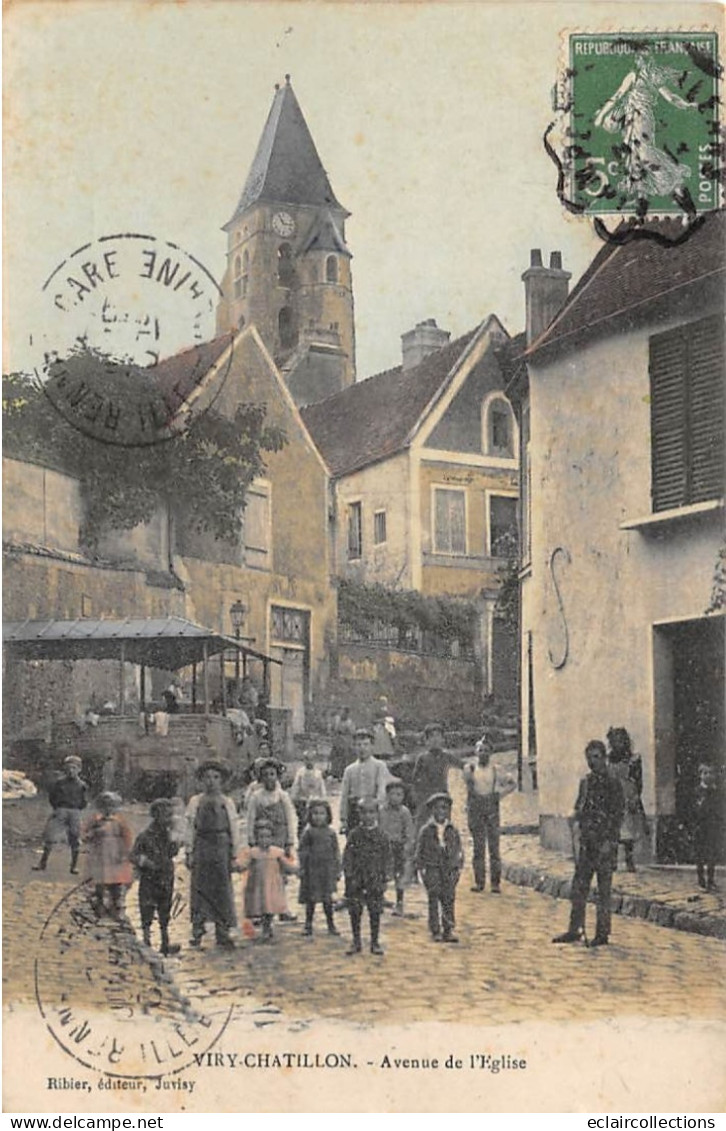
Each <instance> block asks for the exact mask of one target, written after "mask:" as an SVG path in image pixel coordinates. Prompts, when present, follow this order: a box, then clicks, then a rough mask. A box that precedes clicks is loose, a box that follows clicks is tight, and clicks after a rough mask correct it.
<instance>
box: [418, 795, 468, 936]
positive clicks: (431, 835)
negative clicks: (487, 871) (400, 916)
mask: <svg viewBox="0 0 726 1131" xmlns="http://www.w3.org/2000/svg"><path fill="white" fill-rule="evenodd" d="M426 805H427V808H428V811H429V814H430V816H429V819H428V821H426V823H425V824H424V825H423V826H422V828H421V831H420V833H419V834H418V842H417V844H416V866H417V868H418V870H419V872H420V873H421V876H422V879H423V882H424V886H425V888H426V892H427V895H428V897H429V930H430V931H431V937H432V939H433V940H434V942H445V943H457V942H458V941H459V939H458V938H457V936H456V935H455V934H454V927H455V926H456V914H455V910H454V902H455V900H456V885H457V884H458V882H459V876H460V875H461V869H462V868H463V867H464V853H463V851H462V848H461V837H460V836H459V830H458V829H457V828H455V827H454V825H452V823H451V805H452V802H451V797H450V796H449V794H448V793H434V794H432V795H431V797H429V799H428V801H427V803H426ZM439 910H440V912H441V914H440V916H439Z"/></svg>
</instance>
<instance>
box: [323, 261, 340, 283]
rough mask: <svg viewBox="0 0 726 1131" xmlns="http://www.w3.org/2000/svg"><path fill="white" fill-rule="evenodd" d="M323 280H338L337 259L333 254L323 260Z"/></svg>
mask: <svg viewBox="0 0 726 1131" xmlns="http://www.w3.org/2000/svg"><path fill="white" fill-rule="evenodd" d="M325 282H326V283H337V282H338V260H337V257H336V256H335V255H329V256H328V258H327V259H326V260H325Z"/></svg>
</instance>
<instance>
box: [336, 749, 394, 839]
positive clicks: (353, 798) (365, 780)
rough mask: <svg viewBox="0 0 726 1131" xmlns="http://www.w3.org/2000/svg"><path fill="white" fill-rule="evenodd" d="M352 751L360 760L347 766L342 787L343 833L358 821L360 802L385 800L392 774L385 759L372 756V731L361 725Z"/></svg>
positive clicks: (341, 816) (341, 820) (341, 824)
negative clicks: (387, 785) (383, 760)
mask: <svg viewBox="0 0 726 1131" xmlns="http://www.w3.org/2000/svg"><path fill="white" fill-rule="evenodd" d="M353 750H354V751H355V753H356V754H357V757H358V760H357V761H356V762H352V763H351V764H350V766H347V767H346V770H345V773H344V774H343V783H342V786H341V790H340V831H341V832H342V833H344V834H345V833H348V832H349V831H350V830H351V829H354V828H355V826H356V825H357V824H359V821H360V813H359V806H360V802H361V801H367V800H375V801H378V802H379V804H380V803H382V802H384V801H385V799H386V782H387V781H388V780H389V779H390V776H391V775H390V774H389V772H388V768H387V766H386V764H385V762H381V760H380V759H379V758H374V757H373V731H371V730H368V729H367V728H365V727H361V728H359V729H358V730H357V731H356V732H355V735H354V736H353Z"/></svg>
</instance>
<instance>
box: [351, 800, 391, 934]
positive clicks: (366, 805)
mask: <svg viewBox="0 0 726 1131" xmlns="http://www.w3.org/2000/svg"><path fill="white" fill-rule="evenodd" d="M359 808H360V822H359V824H357V825H356V827H355V828H353V829H352V830H351V832H350V835H349V837H348V842H347V844H346V846H345V852H344V853H343V872H344V873H345V897H346V900H347V903H348V914H349V915H350V927H351V931H352V933H353V941H352V943H351V945H350V947H349V948H348V950H347V951H346V952H345V953H346V954H347V955H353V954H360V952H361V950H362V945H361V934H360V929H361V920H362V918H363V907H364V906H365V907H367V908H368V919H369V921H370V928H371V954H378V955H381V954H383V953H384V952H383V947H382V946H381V945H380V942H379V941H378V936H379V932H380V929H381V912H382V910H383V893H384V892H385V890H386V882H387V877H388V867H389V855H390V849H389V846H388V839H387V837H385V836H384V834H383V833H382V832H381V830H380V829H379V828H378V802H377V801H376V800H375V798H370V797H369V798H366V799H365V800H363V801H362V802H361V803H360V807H359Z"/></svg>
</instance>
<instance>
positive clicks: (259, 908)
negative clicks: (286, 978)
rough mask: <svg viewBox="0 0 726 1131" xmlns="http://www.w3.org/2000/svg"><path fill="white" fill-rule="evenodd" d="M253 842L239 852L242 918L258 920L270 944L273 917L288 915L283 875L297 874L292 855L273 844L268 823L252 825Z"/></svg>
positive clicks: (263, 938)
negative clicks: (243, 883) (244, 878)
mask: <svg viewBox="0 0 726 1131" xmlns="http://www.w3.org/2000/svg"><path fill="white" fill-rule="evenodd" d="M255 841H256V843H255V844H254V845H253V846H252V847H251V848H246V849H244V851H243V852H242V853H240V859H239V866H240V871H242V872H245V871H246V872H247V873H248V875H247V884H246V886H245V899H244V914H245V919H261V921H262V941H263V942H271V941H272V937H273V936H272V918H273V916H274V915H284V914H286V913H287V900H286V898H285V886H284V883H283V874H284V873H286V872H297V870H298V868H297V864H296V863H295V860H294V859H293V857H292V855H287V854H286V853H285V850H284V849H282V848H279V847H278V845H276V844H273V843H272V825H271V824H270V822H269V821H266V820H259V821H256V822H255Z"/></svg>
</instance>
